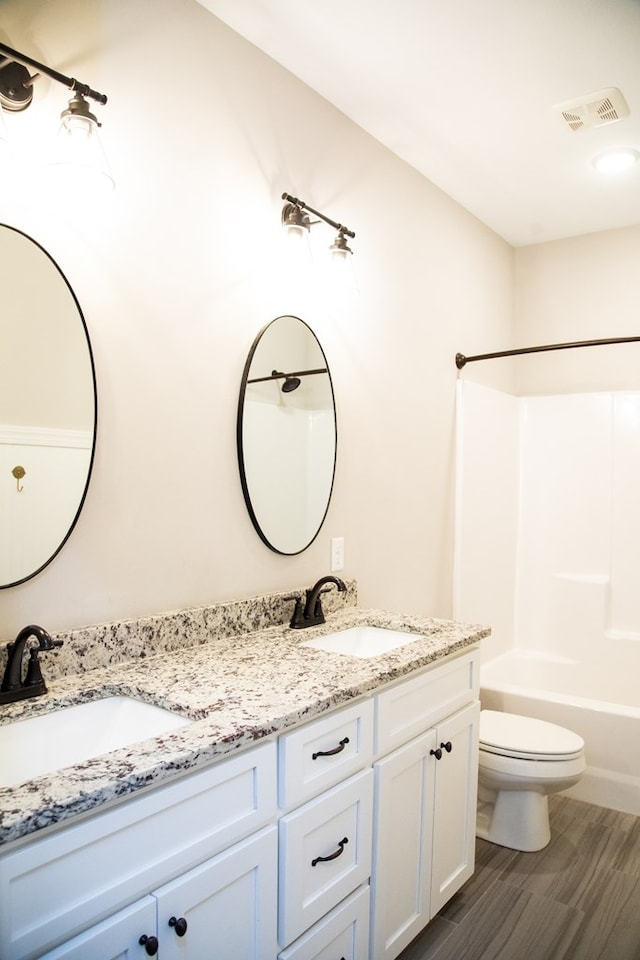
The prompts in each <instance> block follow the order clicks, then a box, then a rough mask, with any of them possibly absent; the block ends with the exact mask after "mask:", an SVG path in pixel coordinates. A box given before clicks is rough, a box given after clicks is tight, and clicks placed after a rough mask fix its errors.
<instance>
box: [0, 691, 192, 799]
mask: <svg viewBox="0 0 640 960" xmlns="http://www.w3.org/2000/svg"><path fill="white" fill-rule="evenodd" d="M189 723H191V720H185V719H184V717H179V716H177V714H175V713H171V712H170V711H169V710H163V709H162V707H155V706H153V704H151V703H142V702H141V701H139V700H133V699H131V698H130V697H105V698H104V699H103V700H92V701H91V702H90V703H81V704H78V705H77V706H74V707H64V708H62V709H60V710H57V711H55V712H54V713H46V714H42V715H40V716H37V717H29V719H28V720H17V721H16V722H15V723H9V724H5V725H3V726H0V758H1V760H0V787H9V786H12V785H13V784H16V783H23V782H24V781H25V780H32V779H33V778H34V777H39V776H42V774H45V773H52V772H53V771H54V770H60V769H62V768H63V767H69V766H73V765H74V764H76V763H82V762H83V761H85V760H89V759H90V758H91V757H99V756H100V755H101V754H103V753H110V752H111V750H118V749H119V748H120V747H126V746H128V745H129V744H132V743H138V742H139V741H140V740H146V739H147V737H158V736H160V734H161V733H167V732H168V731H170V730H175V729H177V728H178V727H184V726H186V725H187V724H189Z"/></svg>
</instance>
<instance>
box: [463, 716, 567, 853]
mask: <svg viewBox="0 0 640 960" xmlns="http://www.w3.org/2000/svg"><path fill="white" fill-rule="evenodd" d="M584 769H585V759H584V740H583V739H582V737H580V736H578V734H577V733H572V731H571V730H566V729H565V728H564V727H559V726H557V725H556V724H555V723H547V722H546V721H545V720H534V719H533V718H531V717H521V716H518V715H517V714H513V713H500V712H498V711H496V710H483V711H482V712H481V713H480V757H479V765H478V811H477V818H476V836H478V837H481V838H482V839H483V840H489V841H491V843H497V844H500V846H503V847H510V848H511V849H512V850H526V851H533V850H542V849H543V847H546V845H547V844H548V843H549V840H550V839H551V833H550V830H549V807H548V796H549V794H551V793H558V792H560V791H561V790H566V789H567V788H568V787H572V786H573V785H574V784H575V783H577V782H578V780H579V779H580V777H581V776H582V774H583V773H584Z"/></svg>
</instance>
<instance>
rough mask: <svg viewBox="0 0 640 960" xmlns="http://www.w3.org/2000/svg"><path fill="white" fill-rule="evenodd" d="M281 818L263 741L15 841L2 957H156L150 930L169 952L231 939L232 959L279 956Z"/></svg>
mask: <svg viewBox="0 0 640 960" xmlns="http://www.w3.org/2000/svg"><path fill="white" fill-rule="evenodd" d="M276 818H277V784H276V744H275V743H274V742H273V741H265V742H264V743H262V744H260V745H259V746H257V747H253V748H251V749H250V750H247V751H245V752H243V753H241V754H239V755H238V756H237V757H233V758H230V759H227V760H222V761H220V762H219V763H216V764H213V765H212V766H210V767H208V768H206V769H204V770H202V771H199V772H197V773H193V774H189V775H187V776H184V777H183V778H181V779H179V780H176V781H174V782H173V783H171V784H168V785H166V786H163V787H158V788H157V789H155V790H153V791H150V792H149V793H146V794H142V795H140V796H138V797H137V798H135V799H132V800H130V801H128V802H127V803H123V804H121V805H118V806H114V807H112V808H111V809H108V810H105V811H104V812H102V813H99V814H96V815H95V816H94V817H91V818H89V819H87V820H84V821H81V822H79V823H77V824H73V825H71V826H69V827H66V828H64V829H61V830H60V831H58V832H55V833H52V834H51V835H49V836H47V837H43V838H41V839H39V840H35V841H33V842H32V843H29V844H26V845H25V846H22V847H17V848H16V849H15V850H14V851H11V852H9V853H7V854H5V855H4V856H2V857H0V957H2V958H5V957H6V958H7V960H35V958H40V957H43V956H47V954H46V951H47V950H49V951H50V953H51V960H53V958H54V957H55V958H56V960H58V958H61V957H65V958H66V957H69V958H73V960H76V957H77V958H78V960H80V958H82V960H106V958H108V957H111V956H114V957H120V956H124V957H128V956H131V957H139V958H143V957H145V956H147V955H153V954H149V949H152V945H150V944H147V945H146V946H143V945H140V944H139V939H140V937H141V936H146V937H156V938H157V939H158V941H159V944H160V947H159V953H160V955H161V956H162V957H163V958H165V960H167V958H171V957H173V956H179V957H181V958H196V957H197V958H198V960H199V958H201V957H203V956H207V955H209V954H214V952H215V951H214V949H213V946H212V945H215V944H216V942H222V943H229V944H233V945H234V946H233V949H231V948H229V949H228V950H227V949H226V948H225V949H222V948H220V951H219V952H220V953H221V955H222V956H225V957H228V958H235V957H238V958H242V960H246V958H251V957H255V958H256V960H258V958H260V960H263V958H271V957H275V955H276V953H277V944H276V895H277V894H276V891H277V831H276V828H275V821H276ZM150 905H151V913H152V914H153V916H151V914H150V913H149V907H150ZM172 917H175V918H176V921H179V920H181V919H182V920H186V922H187V931H186V932H185V935H184V936H182V937H179V936H178V935H177V932H176V931H178V930H180V929H181V927H182V924H181V925H180V926H178V925H176V924H174V925H173V926H169V921H170V920H171V918H172ZM138 923H139V924H140V926H138V927H137V926H136V925H137V924H138ZM74 938H75V940H74ZM83 938H84V939H83ZM62 944H64V946H59V945H62ZM235 944H238V945H240V946H238V947H237V948H236V946H235ZM244 944H249V945H250V946H247V947H246V949H245V948H244V947H243V946H242V945H244ZM54 948H55V949H54ZM56 950H57V952H55V951H56ZM233 950H241V951H242V952H235V953H234V952H233ZM65 951H67V952H65ZM252 951H253V952H252Z"/></svg>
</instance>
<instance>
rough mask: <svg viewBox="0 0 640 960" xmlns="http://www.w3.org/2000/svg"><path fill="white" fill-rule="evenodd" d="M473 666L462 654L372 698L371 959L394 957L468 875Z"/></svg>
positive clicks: (474, 761)
mask: <svg viewBox="0 0 640 960" xmlns="http://www.w3.org/2000/svg"><path fill="white" fill-rule="evenodd" d="M478 669H479V662H478V655H477V652H470V653H467V654H465V655H462V656H460V657H457V658H454V659H452V660H450V661H448V662H445V663H443V664H442V665H438V666H435V667H433V668H432V669H431V670H428V671H426V672H424V673H422V674H419V675H417V676H414V677H413V678H411V679H409V680H406V681H404V682H399V683H398V684H396V685H394V686H393V687H391V688H389V689H387V690H384V691H382V692H381V693H379V694H378V695H377V696H376V697H375V701H376V741H377V744H378V749H377V755H378V759H377V760H376V762H375V763H374V771H375V821H374V849H373V868H372V879H371V912H372V921H371V947H370V950H371V952H370V956H371V960H391V958H393V957H397V956H398V954H399V953H400V952H401V951H402V950H403V949H404V948H405V947H406V946H407V945H408V944H409V943H410V942H411V941H412V940H413V938H414V937H415V936H417V934H418V933H419V932H420V930H422V928H423V927H424V926H425V925H426V924H427V923H428V922H429V920H430V919H431V918H432V917H433V916H434V915H435V914H436V913H437V912H438V910H440V909H441V907H442V906H444V904H445V903H446V902H447V900H449V899H450V897H452V896H453V894H454V893H455V892H456V890H458V889H459V888H460V887H461V886H462V884H463V883H464V882H465V881H466V880H467V879H469V877H470V876H471V874H472V873H473V868H474V850H475V811H476V796H477V771H478V723H479V716H480V705H479V702H478V699H477V697H478ZM390 748H395V749H390Z"/></svg>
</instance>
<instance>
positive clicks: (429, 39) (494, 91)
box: [199, 0, 640, 246]
mask: <svg viewBox="0 0 640 960" xmlns="http://www.w3.org/2000/svg"><path fill="white" fill-rule="evenodd" d="M199 2H200V3H202V5H203V6H205V7H207V9H208V10H210V11H211V12H212V13H214V14H215V15H216V16H217V17H219V19H221V20H222V21H224V22H225V23H226V24H228V26H230V27H232V28H233V29H234V30H236V31H237V32H238V33H240V34H241V35H242V36H244V37H246V39H247V40H249V41H250V42H251V43H253V44H255V45H256V46H257V47H259V48H260V49H261V50H263V51H264V52H265V53H267V54H269V56H271V57H273V58H274V59H275V60H276V61H278V62H279V63H281V64H282V65H283V66H284V67H286V68H287V70H289V71H290V72H291V73H293V74H295V76H297V77H299V78H300V79H301V80H303V81H304V82H305V83H306V84H308V85H309V86H310V87H312V88H313V89H314V90H316V91H317V92H318V93H319V94H321V95H322V96H323V97H325V98H326V99H327V100H329V101H330V102H331V103H333V104H334V105H335V106H336V107H338V109H340V110H341V111H342V112H343V113H345V114H346V115H347V116H348V117H349V118H350V119H351V120H353V121H354V122H355V123H357V124H358V125H359V126H361V127H363V128H364V129H365V130H366V131H368V132H369V133H370V134H371V135H372V136H374V137H375V138H376V139H377V140H379V141H380V142H381V143H383V144H384V145H385V146H386V147H388V148H389V149H390V150H392V151H393V153H395V154H397V156H399V157H401V158H402V159H403V160H405V161H406V162H407V163H409V164H411V166H413V167H414V168H415V169H416V170H418V171H420V173H422V174H424V176H425V177H427V178H428V179H429V180H431V181H432V182H433V183H435V184H437V185H438V186H439V187H440V188H441V189H442V190H444V191H445V192H446V193H447V194H449V195H450V196H451V197H453V198H454V199H455V200H457V201H458V202H459V203H461V204H462V206H464V207H466V208H467V210H470V211H471V212H472V213H473V214H475V216H477V217H478V218H479V219H480V220H482V221H483V222H484V223H486V224H487V225H488V226H489V227H491V228H492V229H493V230H495V231H496V233H498V234H500V235H501V236H502V237H504V238H505V239H506V240H507V241H508V242H509V243H511V244H513V245H514V246H522V245H526V244H530V243H541V242H546V241H548V240H554V239H559V238H563V237H570V236H576V235H579V234H585V233H593V232H597V231H601V230H608V229H613V228H616V227H624V226H630V225H632V224H640V162H638V163H636V164H635V166H634V167H633V168H632V169H631V170H627V171H625V172H624V173H622V174H618V175H616V176H615V177H614V176H613V175H609V176H608V177H605V176H604V175H603V174H598V173H597V172H596V170H595V169H594V167H593V165H592V162H591V161H592V159H593V157H594V156H596V155H598V154H600V153H601V152H603V151H605V150H607V149H609V148H610V147H614V146H631V147H634V148H636V149H638V150H639V151H640V0H199ZM611 87H613V88H617V89H619V90H620V91H621V92H622V94H623V97H624V99H625V100H626V103H627V106H628V108H629V111H630V112H629V115H628V116H626V117H625V118H623V119H619V120H616V121H614V122H609V123H604V124H602V123H598V124H597V125H592V124H591V121H590V116H591V114H590V112H587V113H586V114H585V117H586V119H587V120H588V121H589V122H588V123H587V124H586V125H585V126H584V127H583V128H582V129H580V130H578V131H574V130H572V129H570V128H569V126H568V125H567V122H566V121H565V120H564V119H563V118H562V114H561V113H560V111H558V110H557V109H555V108H556V106H557V105H558V104H561V103H566V102H568V101H572V102H573V101H584V100H585V98H586V101H587V102H593V98H590V95H591V94H593V93H599V92H600V91H602V90H606V89H608V88H611Z"/></svg>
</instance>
